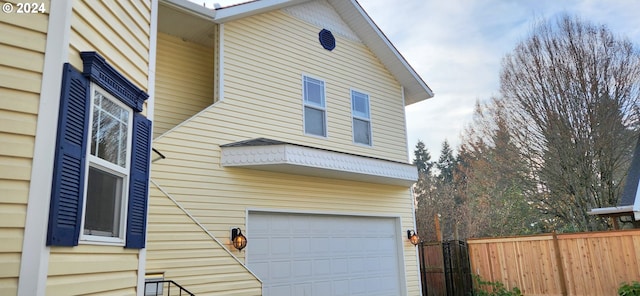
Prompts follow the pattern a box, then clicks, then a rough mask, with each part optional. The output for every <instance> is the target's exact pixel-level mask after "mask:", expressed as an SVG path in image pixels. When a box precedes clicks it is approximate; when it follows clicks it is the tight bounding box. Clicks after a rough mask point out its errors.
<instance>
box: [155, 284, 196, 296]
mask: <svg viewBox="0 0 640 296" xmlns="http://www.w3.org/2000/svg"><path fill="white" fill-rule="evenodd" d="M164 283H168V285H167V295H171V284H173V285H175V286H176V287H178V289H180V291H179V294H178V295H180V296H182V292H185V293H186V294H185V295H190V296H195V295H196V294H193V293H191V292H189V290H187V289H185V288H184V287H183V286H180V285H179V284H178V283H176V282H174V281H172V280H151V281H147V282H145V285H144V295H146V296H148V295H155V296H158V295H164V293H163V292H160V293H161V294H158V287H164ZM149 284H155V285H156V290H155V291H156V293H155V294H148V293H147V287H148V285H149ZM160 284H162V285H160ZM160 291H162V290H160Z"/></svg>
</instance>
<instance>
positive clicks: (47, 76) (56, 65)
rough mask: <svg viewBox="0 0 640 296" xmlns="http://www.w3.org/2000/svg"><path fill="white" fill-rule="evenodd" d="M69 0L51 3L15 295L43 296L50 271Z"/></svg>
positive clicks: (66, 55) (68, 29) (66, 52)
mask: <svg viewBox="0 0 640 296" xmlns="http://www.w3.org/2000/svg"><path fill="white" fill-rule="evenodd" d="M71 10H72V2H71V0H64V1H63V0H60V1H55V2H51V5H50V7H49V24H48V27H47V41H46V45H45V56H44V67H43V70H42V86H41V88H40V105H39V107H38V122H37V125H36V137H35V145H34V151H33V165H32V167H31V182H30V184H29V199H28V201H27V217H26V221H25V229H24V241H23V244H22V256H21V259H20V274H19V278H18V295H20V296H22V295H24V296H34V295H36V296H39V295H45V292H46V284H47V273H48V269H49V247H47V246H46V239H47V228H48V226H49V225H48V224H49V223H48V221H49V203H50V200H51V180H52V178H53V162H54V158H55V149H53V147H52V145H51V144H52V143H55V142H56V134H57V132H56V129H57V126H58V110H59V109H60V88H61V85H62V65H63V64H64V63H65V62H67V61H68V58H69V56H68V55H69V53H68V51H69V36H70V34H71V13H72V12H71Z"/></svg>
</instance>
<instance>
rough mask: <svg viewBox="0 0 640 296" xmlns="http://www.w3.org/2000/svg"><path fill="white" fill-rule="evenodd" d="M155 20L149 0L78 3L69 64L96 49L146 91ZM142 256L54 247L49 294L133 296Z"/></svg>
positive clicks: (110, 248)
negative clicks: (84, 52)
mask: <svg viewBox="0 0 640 296" xmlns="http://www.w3.org/2000/svg"><path fill="white" fill-rule="evenodd" d="M150 18H151V4H150V3H149V1H74V2H73V13H72V16H71V38H70V43H71V45H70V49H69V62H70V63H71V64H72V65H73V66H74V67H75V68H76V69H80V70H82V68H83V66H82V60H81V58H80V54H79V53H80V52H81V51H96V52H98V53H99V54H100V55H102V56H103V57H104V58H105V59H106V60H107V62H108V63H110V64H111V65H112V66H113V67H114V68H115V69H116V70H118V71H119V72H120V73H121V74H122V75H124V76H125V78H127V79H129V80H130V81H131V82H132V83H134V84H135V85H136V86H138V87H140V88H141V89H143V90H145V91H146V90H147V85H148V79H147V75H148V69H149V60H148V58H149V42H150V41H149V36H150V35H149V34H150ZM60 66H61V67H62V65H60ZM56 95H59V94H56ZM138 253H139V250H133V249H125V248H123V247H121V246H106V245H105V246H101V245H87V244H82V243H81V244H80V245H79V246H77V247H73V248H68V247H53V248H51V252H50V256H49V270H48V278H47V287H46V291H47V295H78V294H91V295H99V294H112V295H134V294H135V293H136V285H137V276H138Z"/></svg>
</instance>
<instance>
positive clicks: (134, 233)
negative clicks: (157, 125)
mask: <svg viewBox="0 0 640 296" xmlns="http://www.w3.org/2000/svg"><path fill="white" fill-rule="evenodd" d="M80 57H81V58H82V61H83V71H82V72H80V71H79V70H77V69H76V68H74V67H73V66H72V65H71V64H70V63H64V64H63V67H62V72H63V75H62V85H61V90H60V106H59V108H58V110H57V112H58V125H57V130H56V142H55V146H54V147H53V148H52V149H55V156H54V164H53V176H52V179H51V199H50V203H49V220H48V228H47V237H46V242H45V243H46V245H47V246H62V247H73V246H77V245H78V244H79V240H80V228H81V219H82V216H83V201H84V198H83V197H84V196H83V194H84V192H85V188H84V187H85V182H84V180H85V175H86V174H88V172H86V171H85V170H86V168H87V166H86V165H85V164H86V161H87V160H86V157H87V153H86V152H87V151H88V150H87V149H88V147H87V145H88V142H90V137H89V136H88V133H87V130H88V129H89V117H90V115H91V114H90V113H91V112H92V110H90V106H91V104H90V101H89V98H91V93H90V85H91V83H95V84H97V85H99V86H100V87H102V88H103V89H105V90H106V91H107V92H108V93H109V94H111V95H113V97H114V98H116V99H117V100H119V101H120V102H122V103H124V104H125V105H126V106H128V107H130V108H132V109H133V111H134V112H133V113H132V115H133V118H132V120H133V121H132V129H133V131H132V135H131V139H130V140H129V141H131V145H132V146H131V147H132V148H131V150H130V151H131V156H130V158H131V160H130V163H129V165H130V167H129V179H128V180H127V182H128V187H129V188H128V192H127V197H128V201H127V205H126V207H127V208H126V222H125V223H126V224H125V225H126V229H125V232H124V234H123V235H124V248H127V249H142V248H145V243H146V233H147V232H146V228H147V211H148V203H149V173H150V172H149V170H150V163H151V143H152V128H153V123H152V122H151V121H150V120H149V119H147V118H146V117H145V116H144V115H143V114H142V113H141V111H142V109H143V106H144V101H145V100H147V98H148V97H149V95H148V94H147V93H145V92H144V91H143V90H141V89H140V88H138V87H137V86H136V85H135V84H133V83H132V82H131V81H129V80H128V79H127V78H125V77H124V76H123V75H122V74H120V73H119V72H118V71H117V70H116V69H115V68H113V67H112V66H111V65H109V64H108V63H107V62H106V61H105V59H104V58H103V57H101V56H100V55H99V54H98V53H96V52H81V53H80Z"/></svg>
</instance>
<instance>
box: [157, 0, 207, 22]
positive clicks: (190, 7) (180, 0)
mask: <svg viewBox="0 0 640 296" xmlns="http://www.w3.org/2000/svg"><path fill="white" fill-rule="evenodd" d="M160 2H161V3H163V4H166V5H168V6H171V7H173V8H176V9H178V10H181V11H184V12H187V13H190V14H193V15H197V16H199V17H201V18H204V19H207V20H213V19H215V17H216V10H214V9H210V8H206V7H204V6H202V5H198V4H195V3H193V2H189V1H187V0H160Z"/></svg>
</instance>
